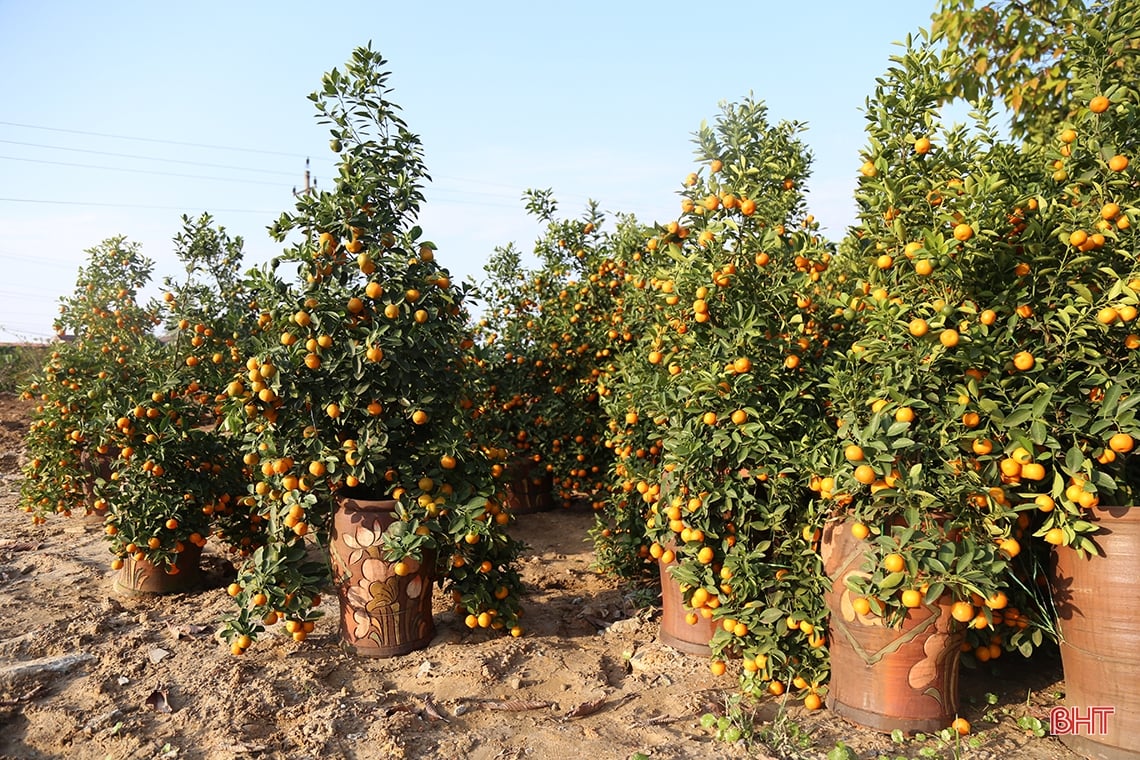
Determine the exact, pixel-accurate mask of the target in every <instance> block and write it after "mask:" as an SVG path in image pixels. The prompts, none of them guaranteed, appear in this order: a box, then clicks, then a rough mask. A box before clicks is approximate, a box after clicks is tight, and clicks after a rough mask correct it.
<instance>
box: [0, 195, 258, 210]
mask: <svg viewBox="0 0 1140 760" xmlns="http://www.w3.org/2000/svg"><path fill="white" fill-rule="evenodd" d="M0 203H43V204H48V205H56V206H102V207H106V208H141V209H151V210H155V211H183V212H185V211H186V207H184V206H151V205H147V204H142V203H106V202H99V201H61V200H44V199H37V198H0ZM208 210H209V211H210V212H211V213H222V214H278V213H280V209H276V210H270V211H267V210H266V209H249V208H215V209H208Z"/></svg>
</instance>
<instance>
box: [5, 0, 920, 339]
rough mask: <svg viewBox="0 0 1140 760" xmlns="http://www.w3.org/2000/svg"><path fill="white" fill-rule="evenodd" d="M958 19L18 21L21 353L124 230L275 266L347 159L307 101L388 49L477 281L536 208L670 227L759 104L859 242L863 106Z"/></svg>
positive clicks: (880, 4) (23, 2)
mask: <svg viewBox="0 0 1140 760" xmlns="http://www.w3.org/2000/svg"><path fill="white" fill-rule="evenodd" d="M934 5H935V2H934V0H929V1H927V0H858V2H850V0H816V1H815V2H803V3H775V2H753V3H744V2H739V3H705V4H698V3H692V2H673V1H672V0H665V1H661V2H620V1H616V0H610V2H595V1H594V0H584V1H581V2H573V3H533V2H487V3H464V2H450V1H449V0H439V1H437V2H428V3H415V4H414V3H399V4H396V3H356V4H350V5H344V4H339V5H333V6H330V5H328V4H320V6H321V7H320V8H318V4H316V3H300V2H232V1H230V2H215V1H213V0H206V1H204V2H195V3H178V4H174V3H158V2H118V1H116V0H108V2H102V3H92V2H79V1H77V0H42V1H38V0H0V71H3V72H4V75H3V77H0V267H2V271H3V273H4V275H3V278H2V280H0V342H3V341H12V340H45V339H49V338H50V337H51V336H52V331H51V322H52V319H53V317H54V316H55V314H56V310H57V307H58V300H59V298H60V296H63V295H65V294H67V293H70V291H71V289H72V287H73V285H74V281H75V275H76V272H77V271H78V268H79V267H80V265H81V264H82V263H83V261H84V259H85V255H84V253H83V252H84V249H86V248H90V247H92V246H94V245H96V244H98V243H99V242H100V241H101V240H103V239H104V238H107V237H110V236H112V235H117V234H123V235H126V236H127V237H128V238H129V239H132V240H136V241H139V242H140V243H141V244H142V246H143V253H144V254H145V255H147V256H148V257H150V258H151V259H153V260H154V261H155V263H156V277H155V286H154V288H153V293H148V295H150V294H157V293H158V291H159V287H158V283H159V282H160V281H161V278H162V276H163V275H166V274H177V272H178V265H177V261H176V259H175V257H174V254H173V248H172V245H171V238H172V237H173V236H174V235H175V234H176V233H177V232H178V230H179V228H180V216H181V215H182V214H184V213H185V214H190V215H193V216H196V215H198V214H200V213H201V212H203V211H209V212H210V213H212V214H213V216H214V217H215V219H216V220H217V221H218V222H219V223H221V224H222V225H224V226H225V227H226V229H227V231H229V232H230V233H231V234H233V235H241V236H242V237H243V238H244V239H245V254H246V261H247V263H248V264H250V265H254V264H258V263H261V262H264V261H266V260H268V259H269V258H270V257H271V256H273V255H274V253H275V252H276V250H277V246H276V244H275V243H273V242H272V241H271V240H270V239H269V237H268V235H267V234H266V232H265V230H266V227H267V226H268V225H269V224H270V223H271V222H272V221H273V220H274V219H275V218H276V217H277V216H278V215H280V213H281V212H282V211H284V210H286V209H288V208H289V207H290V206H291V201H292V191H293V189H294V188H300V187H301V185H302V183H303V177H304V170H305V160H306V158H309V159H310V160H311V166H312V172H313V176H314V177H315V179H316V182H317V185H318V187H320V186H329V187H331V181H329V178H330V177H331V167H332V159H333V154H332V152H331V151H330V150H329V148H328V135H327V131H326V129H325V128H324V127H321V126H320V125H318V124H317V123H316V119H315V118H314V116H313V114H314V111H313V108H312V105H311V103H310V102H309V101H308V99H307V95H308V94H309V93H310V92H312V91H313V90H315V89H316V88H317V86H318V84H319V82H320V77H321V75H322V74H323V73H324V72H325V71H327V70H329V69H330V68H332V67H334V66H340V65H342V64H343V63H344V61H345V60H347V59H348V57H349V55H350V53H351V51H352V49H353V48H354V47H356V46H357V45H361V44H365V43H368V42H371V43H372V45H373V47H374V48H375V49H377V50H379V51H381V52H382V53H383V54H384V56H385V57H386V58H387V59H388V61H389V67H390V70H391V72H392V76H391V79H390V83H391V85H392V86H393V88H394V92H393V94H392V99H393V100H394V101H395V102H397V103H399V104H400V105H401V106H402V107H403V111H404V117H405V119H406V120H407V122H408V124H409V127H410V128H411V129H412V131H414V132H416V133H418V134H419V135H420V136H421V138H422V140H423V143H424V148H425V153H426V161H427V166H428V171H429V173H430V174H431V175H432V177H433V180H434V181H433V182H432V184H431V185H430V186H429V187H428V189H427V203H426V205H425V208H424V210H423V213H422V215H421V224H422V226H423V228H424V230H425V235H426V237H427V238H429V239H431V240H433V241H434V242H436V243H437V244H438V246H439V254H438V256H439V260H440V261H441V262H442V263H443V264H444V265H445V266H447V267H449V268H450V269H451V271H452V274H453V276H454V275H457V276H458V277H459V278H464V277H472V278H474V279H476V280H479V279H481V278H482V276H483V270H482V267H483V263H484V262H485V261H486V259H487V256H488V255H489V254H490V252H491V251H492V250H493V249H494V248H495V247H496V246H499V245H504V244H506V243H508V242H512V241H513V242H516V243H518V244H519V245H520V246H521V247H522V248H523V249H524V250H527V249H529V247H530V246H531V244H532V242H533V240H534V238H535V237H536V236H537V235H538V234H539V233H540V229H539V228H538V226H537V225H536V224H535V222H534V221H533V220H532V219H530V218H528V217H527V216H526V214H525V212H524V210H523V203H522V201H521V200H520V196H521V195H522V193H523V191H524V190H526V189H527V188H531V187H535V188H546V187H549V188H552V189H553V190H554V193H555V197H556V198H558V199H559V201H560V210H561V211H562V213H564V214H566V215H577V214H578V213H579V212H580V211H582V210H583V209H584V207H585V204H586V202H587V200H588V199H590V198H593V199H595V200H597V201H599V203H600V204H601V207H602V209H603V210H606V211H609V212H629V213H634V214H636V216H637V217H638V218H639V219H641V220H642V221H646V222H651V221H666V220H668V219H670V218H674V217H675V216H676V213H677V209H678V205H677V204H678V201H677V197H676V192H677V190H678V189H679V188H680V183H681V180H682V178H683V177H684V176H685V175H686V174H687V173H689V172H690V171H692V170H693V169H694V159H693V144H692V142H691V140H692V133H693V132H694V131H695V130H696V129H697V128H698V127H699V125H700V123H701V121H702V120H710V121H711V120H712V119H713V118H715V116H716V114H717V111H718V104H720V103H721V102H722V101H734V100H740V99H742V98H744V97H746V96H748V95H749V94H751V95H752V96H753V97H755V98H756V99H758V100H763V101H765V102H766V103H767V104H768V106H769V109H770V116H771V117H772V118H773V119H776V120H779V119H788V120H798V121H804V122H806V123H807V124H808V127H809V131H808V132H807V133H806V136H805V137H806V140H807V142H808V143H809V145H810V146H811V148H812V151H813V153H814V155H815V166H814V171H813V177H812V179H811V180H810V181H809V183H808V190H809V204H810V206H811V210H812V212H813V213H814V214H815V215H816V217H817V219H818V220H819V221H820V222H821V223H822V224H824V225H825V227H826V228H827V229H828V230H829V231H830V232H831V234H833V235H835V236H838V235H839V234H841V233H842V230H843V229H844V228H845V226H846V225H847V224H849V223H850V221H851V219H852V217H853V214H854V204H853V202H852V200H851V193H852V190H853V188H854V186H855V177H856V174H857V171H858V167H859V164H860V160H859V157H858V154H859V150H860V148H861V147H862V145H863V142H864V135H863V123H864V119H863V115H862V113H861V111H860V108H861V107H862V106H863V104H864V102H865V99H866V97H867V95H868V94H869V93H870V92H871V90H872V88H873V86H874V80H875V77H876V76H878V75H879V74H881V73H882V72H883V71H884V70H885V68H886V66H887V64H888V58H889V56H890V55H892V54H893V53H896V52H898V51H899V49H898V48H897V47H896V46H895V45H894V44H893V43H895V42H898V41H900V40H902V39H904V38H905V37H906V36H907V35H908V34H910V33H913V32H915V31H916V30H917V29H918V28H919V27H921V26H924V25H926V24H927V23H928V21H929V17H930V13H931V12H932V11H933V9H934Z"/></svg>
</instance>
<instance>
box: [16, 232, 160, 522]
mask: <svg viewBox="0 0 1140 760" xmlns="http://www.w3.org/2000/svg"><path fill="white" fill-rule="evenodd" d="M86 253H87V255H88V261H87V263H86V265H85V266H84V267H83V268H82V269H81V270H80V272H79V276H78V278H77V280H76V283H75V290H74V292H73V293H72V294H71V295H70V296H67V297H64V298H61V299H60V314H59V317H57V318H56V321H55V329H56V332H57V334H58V336H59V341H58V342H57V343H56V345H55V346H54V347H53V349H52V351H51V353H50V354H49V355H48V359H47V362H46V363H45V364H44V366H43V368H42V369H41V370H40V371H39V372H38V373H36V375H35V376H34V377H33V378H32V379H31V380H30V381H29V383H28V384H27V386H26V387H25V388H24V389H23V391H22V392H23V395H24V397H25V398H30V399H34V400H35V402H36V405H35V407H34V410H33V416H32V423H31V426H30V428H29V430H28V438H27V450H28V464H27V466H26V467H25V469H24V473H23V475H24V478H23V481H22V483H21V495H20V501H21V506H22V508H23V509H24V510H25V511H27V512H30V513H31V514H32V515H33V517H34V519H36V520H37V521H42V520H44V519H46V516H47V515H49V514H65V515H70V514H76V513H78V514H84V513H87V514H93V515H96V516H95V517H94V518H93V519H96V520H98V521H100V522H101V521H102V516H103V515H104V514H105V513H106V508H107V501H106V498H105V496H104V494H103V493H102V490H103V488H104V487H105V486H106V485H107V482H108V479H109V477H110V463H111V460H112V456H113V455H114V452H113V450H112V448H111V442H110V440H109V433H110V431H111V430H112V429H113V426H112V425H111V424H110V420H109V419H108V414H109V413H110V412H108V411H107V408H106V407H107V406H108V405H109V404H112V403H114V402H115V401H117V400H118V396H119V393H120V392H121V391H122V390H123V389H127V388H130V389H135V388H138V387H140V385H141V384H142V382H143V380H142V377H143V373H144V370H145V367H146V361H145V360H144V359H140V358H139V357H138V355H139V353H140V352H142V351H144V350H149V349H151V348H153V347H154V343H155V337H154V332H153V330H154V326H155V324H156V323H157V321H158V319H159V317H158V310H157V306H156V305H154V304H140V303H139V302H138V292H139V290H140V289H141V288H143V287H144V286H146V285H147V284H148V283H149V282H150V277H151V273H152V271H153V269H154V264H153V262H152V261H150V260H149V259H147V258H146V257H144V256H143V255H142V254H141V252H140V247H139V245H138V244H137V243H131V242H128V241H127V240H126V238H123V237H116V238H110V239H108V240H105V241H103V243H101V244H100V245H98V246H96V247H94V248H91V249H88V250H87V252H86ZM111 419H113V418H111Z"/></svg>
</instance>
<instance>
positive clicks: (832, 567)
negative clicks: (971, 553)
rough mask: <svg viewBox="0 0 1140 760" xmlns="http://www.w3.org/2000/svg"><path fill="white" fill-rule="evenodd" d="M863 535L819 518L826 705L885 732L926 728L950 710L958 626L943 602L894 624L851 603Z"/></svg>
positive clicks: (944, 719) (961, 632)
mask: <svg viewBox="0 0 1140 760" xmlns="http://www.w3.org/2000/svg"><path fill="white" fill-rule="evenodd" d="M864 552H865V543H864V542H863V541H860V540H859V539H856V538H855V537H854V536H852V535H851V530H850V524H849V523H839V524H835V523H831V524H828V525H827V526H825V528H824V531H823V542H822V545H821V554H822V555H823V561H824V570H825V572H826V573H827V576H828V577H829V578H830V579H831V581H832V587H831V590H830V591H829V592H828V593H827V594H826V595H825V600H826V602H827V606H828V612H829V613H830V618H829V623H828V626H829V633H830V636H829V641H830V653H831V683H830V686H829V687H828V692H827V707H828V709H830V710H831V711H832V712H834V713H835V714H836V715H839V716H841V717H843V718H846V719H848V720H850V721H852V722H853V723H858V724H859V725H862V726H866V727H868V728H873V729H876V730H879V731H884V732H890V731H894V730H896V729H900V730H902V731H904V732H907V733H916V732H919V731H922V732H931V731H937V730H939V729H942V728H945V727H946V726H949V725H950V723H951V722H953V720H954V717H955V715H956V714H957V712H958V663H959V659H960V657H961V644H962V641H963V639H964V638H965V629H964V628H963V627H962V626H961V625H960V624H959V623H957V622H956V621H955V620H954V618H953V617H952V616H951V614H950V610H951V604H950V601H949V600H948V599H947V600H946V601H945V603H940V604H926V605H923V606H921V607H917V608H915V609H912V610H909V611H908V612H907V615H906V618H905V620H904V621H903V623H902V625H901V626H900V627H899V628H892V627H889V626H887V625H886V624H885V623H884V621H883V619H882V618H881V617H880V616H878V615H874V614H866V615H860V614H859V613H857V612H856V611H855V610H854V608H853V606H852V598H853V595H852V593H851V591H850V589H848V588H847V583H846V580H847V577H848V576H850V575H852V574H856V573H860V572H862V569H861V568H862V564H863V558H864Z"/></svg>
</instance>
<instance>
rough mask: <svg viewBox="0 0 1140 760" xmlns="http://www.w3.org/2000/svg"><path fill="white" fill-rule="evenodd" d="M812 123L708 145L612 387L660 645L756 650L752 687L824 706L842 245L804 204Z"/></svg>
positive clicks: (735, 126) (753, 131)
mask: <svg viewBox="0 0 1140 760" xmlns="http://www.w3.org/2000/svg"><path fill="white" fill-rule="evenodd" d="M801 129H802V127H801V125H798V124H795V123H787V122H785V123H780V124H777V125H772V124H770V123H769V122H768V111H767V108H766V107H765V106H764V105H763V104H762V103H758V102H755V101H751V100H748V101H745V102H743V103H740V104H731V105H726V106H725V107H724V109H723V112H722V113H721V115H720V116H719V118H718V119H717V121H716V123H715V124H714V125H713V126H711V127H703V128H702V129H701V130H700V132H699V133H698V134H697V135H696V143H697V146H698V147H697V153H698V156H699V157H700V159H701V161H702V162H703V164H704V166H705V167H706V169H707V171H701V172H694V173H692V174H690V175H689V177H688V178H687V179H686V180H685V183H684V190H683V192H682V197H681V211H682V214H681V216H680V217H679V218H678V219H677V220H675V221H672V222H669V223H668V224H665V225H659V226H658V228H657V229H656V231H655V234H654V235H653V236H652V237H651V238H650V239H649V240H648V241H647V243H644V244H643V248H644V250H645V252H646V254H647V255H646V256H643V257H642V258H643V261H642V262H640V263H639V267H638V269H637V271H636V272H634V273H631V274H632V281H631V285H632V286H633V289H632V290H631V294H630V295H629V296H626V305H627V314H626V318H627V320H629V321H630V323H631V324H639V325H642V328H641V331H640V333H641V334H640V336H639V338H638V341H637V342H636V344H635V345H634V346H633V347H632V348H630V349H629V350H627V351H626V352H625V353H623V354H622V355H621V357H620V358H619V361H618V362H617V363H616V365H617V366H616V368H615V371H613V372H612V373H611V374H610V376H609V377H608V378H607V379H606V390H607V393H608V397H607V406H608V408H610V410H611V423H610V437H611V440H612V445H613V447H614V448H615V451H616V453H617V454H618V457H619V458H618V461H617V462H616V463H615V475H617V476H618V478H619V480H618V487H617V492H618V493H619V498H618V500H616V501H615V503H614V506H613V507H612V508H611V509H612V510H613V511H614V519H615V520H616V519H617V518H620V517H621V516H622V514H623V513H625V514H626V515H633V514H637V515H639V516H640V518H641V519H644V520H645V527H644V528H643V530H644V534H645V536H646V540H648V541H649V542H650V548H649V551H650V555H651V557H652V558H654V559H656V560H657V561H658V562H659V568H660V579H661V585H662V589H663V592H662V593H663V602H664V609H663V614H662V633H661V639H662V641H664V642H665V643H668V644H670V645H672V646H676V647H679V648H681V649H682V650H684V651H689V652H699V653H704V654H707V655H710V656H711V657H712V660H711V667H712V669H713V672H718V673H719V672H724V671H725V670H726V667H727V665H726V662H725V659H726V658H727V657H729V656H732V655H734V654H739V655H742V658H743V670H744V684H745V686H746V688H747V689H748V690H749V691H756V692H758V691H766V692H769V693H772V694H781V693H784V691H785V690H793V689H794V690H795V691H796V692H798V693H799V694H800V695H801V696H802V697H803V699H804V703H805V705H807V706H808V707H812V708H815V707H818V706H819V704H820V701H821V685H822V682H823V681H824V680H825V677H826V670H827V666H826V649H825V647H824V644H825V637H824V633H823V623H824V617H825V616H824V611H823V608H822V604H821V601H820V600H821V589H820V588H819V585H820V573H819V567H818V565H819V557H818V555H816V554H815V553H814V552H813V551H812V547H811V539H812V537H813V534H812V531H811V530H810V529H809V530H807V531H806V535H805V533H804V531H802V530H801V529H802V528H804V527H806V526H807V524H808V521H809V505H810V500H809V498H808V495H809V490H808V485H809V483H808V477H807V474H806V473H807V471H806V470H803V469H801V468H799V467H798V466H797V462H798V460H799V458H800V457H801V456H802V454H801V448H804V447H807V446H809V445H811V444H812V443H813V442H814V441H815V440H816V439H817V438H818V437H819V435H820V431H822V428H819V426H820V425H821V424H822V420H823V417H824V414H823V407H822V399H821V398H820V397H819V396H818V395H817V394H816V393H815V388H816V386H817V385H818V374H817V372H818V367H819V362H820V360H821V359H822V358H823V356H824V355H825V351H824V349H825V346H826V345H827V342H828V338H827V330H828V329H829V328H828V326H829V323H830V319H829V316H828V315H826V314H825V313H822V312H821V311H819V308H820V307H819V305H818V304H819V303H820V302H821V301H822V300H823V296H824V287H825V282H824V278H823V275H824V273H825V272H826V271H827V268H828V262H829V260H830V258H831V251H830V249H829V248H828V246H827V245H826V244H825V243H824V242H823V241H821V240H820V238H819V236H818V232H817V230H816V229H815V226H814V221H813V219H812V218H811V217H810V216H809V215H808V214H807V213H806V211H805V207H804V197H803V186H804V183H805V181H806V179H807V177H808V167H809V162H810V158H809V156H808V153H807V151H806V149H805V147H804V146H803V144H802V143H801V142H800V140H799V138H798V136H797V134H798V133H799V132H800V131H801ZM638 255H639V256H641V254H640V252H639V253H638ZM641 272H644V276H642V274H641ZM817 428H819V430H817ZM642 449H644V450H645V451H646V452H648V453H649V454H651V456H645V457H642V456H640V455H639V454H638V452H639V451H641V450H642ZM789 526H797V527H796V528H794V529H792V530H789Z"/></svg>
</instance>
